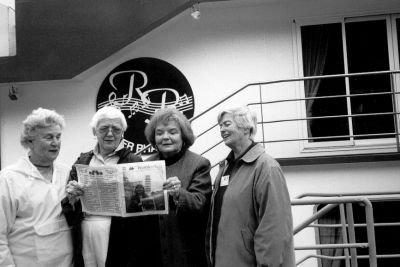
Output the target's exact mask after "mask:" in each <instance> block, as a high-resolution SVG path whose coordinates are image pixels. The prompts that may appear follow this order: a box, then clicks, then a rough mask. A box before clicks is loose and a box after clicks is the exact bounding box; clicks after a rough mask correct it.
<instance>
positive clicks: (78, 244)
mask: <svg viewBox="0 0 400 267" xmlns="http://www.w3.org/2000/svg"><path fill="white" fill-rule="evenodd" d="M117 155H118V156H119V160H118V163H117V164H121V163H131V162H141V161H142V159H141V158H140V157H139V156H136V155H135V154H134V153H133V152H132V151H131V150H129V149H126V148H123V149H121V150H119V151H117ZM92 157H93V151H89V152H87V153H82V154H81V155H80V156H79V158H78V159H77V160H76V162H75V164H83V165H89V163H90V160H91V159H92ZM72 180H74V181H78V176H77V171H76V168H75V166H73V167H72V170H71V172H70V176H69V181H72ZM61 206H62V209H63V213H64V214H65V217H66V219H67V222H68V224H69V225H70V226H72V238H73V247H74V266H75V267H83V266H84V262H83V257H82V228H81V222H82V220H83V212H82V206H81V202H80V201H78V202H77V203H75V205H74V207H72V206H71V205H70V204H69V202H68V199H67V198H65V199H63V200H62V202H61ZM127 220H128V218H123V217H112V218H111V228H110V239H109V242H108V253H107V266H125V265H126V263H124V262H121V261H123V260H124V259H121V261H120V260H119V259H116V260H118V262H109V260H108V258H109V257H110V258H114V257H113V254H115V253H116V251H118V253H124V252H125V253H129V252H128V251H126V250H127V249H128V246H127V243H128V240H127V239H126V238H124V237H125V234H126V231H127V229H126V228H127Z"/></svg>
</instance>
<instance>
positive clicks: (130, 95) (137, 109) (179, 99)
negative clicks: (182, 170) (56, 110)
mask: <svg viewBox="0 0 400 267" xmlns="http://www.w3.org/2000/svg"><path fill="white" fill-rule="evenodd" d="M105 106H115V107H116V108H118V109H120V110H121V111H122V112H123V113H124V115H125V118H126V120H127V122H128V129H127V131H126V132H125V134H124V141H123V142H124V145H125V147H127V148H129V149H131V150H132V151H134V152H137V151H140V150H142V149H143V148H144V147H145V146H146V145H148V142H147V140H146V137H145V136H144V129H145V127H146V124H147V123H148V121H149V119H150V117H151V116H152V115H153V114H154V112H156V111H157V110H159V109H161V108H163V107H175V108H176V109H178V110H180V111H182V112H183V114H185V116H186V117H187V118H188V119H190V118H192V117H193V114H194V98H193V91H192V88H191V87H190V84H189V82H188V81H187V79H186V78H185V76H184V75H183V74H182V73H181V72H180V71H179V70H178V69H177V68H175V67H174V66H173V65H171V64H169V63H168V62H165V61H163V60H160V59H156V58H136V59H132V60H129V61H127V62H124V63H122V64H121V65H119V66H118V67H116V68H115V69H113V70H112V71H111V72H110V73H109V74H108V75H107V77H106V78H105V79H104V81H103V83H102V84H101V86H100V89H99V93H98V94H97V100H96V109H100V108H102V107H105ZM152 152H154V148H153V147H151V148H150V149H148V150H146V151H143V154H149V153H152Z"/></svg>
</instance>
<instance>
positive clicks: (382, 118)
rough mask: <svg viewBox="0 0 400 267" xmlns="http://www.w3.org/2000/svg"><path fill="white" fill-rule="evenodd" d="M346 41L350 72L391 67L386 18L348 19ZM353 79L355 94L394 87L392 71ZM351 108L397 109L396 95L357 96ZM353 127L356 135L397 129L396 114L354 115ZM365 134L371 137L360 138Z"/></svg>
mask: <svg viewBox="0 0 400 267" xmlns="http://www.w3.org/2000/svg"><path fill="white" fill-rule="evenodd" d="M346 45H347V60H348V68H349V73H356V72H369V71H383V70H389V69H390V66H389V54H388V43H387V30H386V21H385V20H375V21H363V22H351V23H346ZM349 83H350V93H351V94H365V93H379V92H390V91H391V85H390V76H389V75H372V76H359V77H353V78H349ZM351 111H352V113H353V114H371V113H383V112H393V105H392V96H391V95H389V94H388V95H375V96H374V95H372V96H360V97H353V98H351ZM353 129H354V134H355V135H357V134H377V133H393V132H394V120H393V115H377V116H362V117H354V118H353ZM380 137H393V136H392V135H391V136H380ZM363 138H367V137H359V138H358V139H363ZM370 138H376V137H370ZM356 139H357V137H356Z"/></svg>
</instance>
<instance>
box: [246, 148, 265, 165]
mask: <svg viewBox="0 0 400 267" xmlns="http://www.w3.org/2000/svg"><path fill="white" fill-rule="evenodd" d="M264 153H265V149H264V147H263V146H262V145H261V144H256V145H255V146H254V147H252V148H251V149H250V150H249V151H247V153H246V154H244V155H243V156H242V160H243V161H244V162H246V163H250V162H253V161H255V160H256V159H258V157H259V156H260V155H262V154H264Z"/></svg>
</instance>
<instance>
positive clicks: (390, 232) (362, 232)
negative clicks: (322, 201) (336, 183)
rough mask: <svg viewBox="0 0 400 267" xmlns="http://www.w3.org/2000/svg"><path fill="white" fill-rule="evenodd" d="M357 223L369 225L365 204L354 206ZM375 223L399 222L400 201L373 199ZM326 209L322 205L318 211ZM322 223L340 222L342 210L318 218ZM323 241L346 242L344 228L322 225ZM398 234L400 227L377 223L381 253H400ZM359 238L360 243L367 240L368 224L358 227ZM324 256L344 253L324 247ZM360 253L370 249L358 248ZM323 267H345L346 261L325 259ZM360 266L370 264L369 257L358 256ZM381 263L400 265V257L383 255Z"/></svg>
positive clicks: (384, 264)
mask: <svg viewBox="0 0 400 267" xmlns="http://www.w3.org/2000/svg"><path fill="white" fill-rule="evenodd" d="M352 206H353V214H354V223H355V224H365V223H366V220H365V209H364V207H363V206H361V205H355V204H354V205H352ZM372 206H373V216H374V222H375V224H376V223H399V222H400V213H399V212H397V211H398V210H399V209H400V201H387V202H383V201H375V202H372ZM321 208H323V206H322V205H321V206H320V207H318V210H319V209H321ZM318 223H320V224H339V223H340V213H339V208H335V209H333V210H331V211H330V212H328V213H327V214H326V215H324V216H323V217H322V218H320V219H319V220H318ZM318 234H319V240H320V244H340V243H343V241H342V240H343V239H342V230H341V227H336V228H331V227H322V228H319V230H318ZM398 236H400V226H375V244H376V252H377V255H386V254H399V246H398ZM355 237H356V242H357V243H367V241H368V239H367V231H366V227H365V226H362V227H356V228H355ZM321 253H322V255H326V256H343V255H344V252H343V249H323V250H322V251H321ZM357 255H368V248H361V249H360V248H357ZM321 262H322V267H331V266H336V267H345V266H346V265H345V261H344V260H328V259H324V260H322V261H321ZM357 262H358V266H359V267H369V261H368V258H367V259H358V260H357ZM378 266H385V267H398V266H400V258H386V259H384V258H381V259H378Z"/></svg>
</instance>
